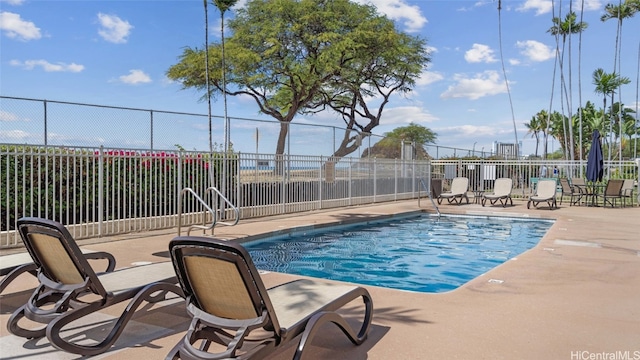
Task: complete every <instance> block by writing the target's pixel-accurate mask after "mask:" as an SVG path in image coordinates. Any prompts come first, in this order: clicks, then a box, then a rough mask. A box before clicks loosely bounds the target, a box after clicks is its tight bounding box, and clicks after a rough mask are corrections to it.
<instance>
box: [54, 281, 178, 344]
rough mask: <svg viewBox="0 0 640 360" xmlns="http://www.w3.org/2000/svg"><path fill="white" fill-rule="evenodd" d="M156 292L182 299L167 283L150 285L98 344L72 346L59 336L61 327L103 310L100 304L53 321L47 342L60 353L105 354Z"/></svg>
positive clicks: (175, 287)
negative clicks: (170, 293)
mask: <svg viewBox="0 0 640 360" xmlns="http://www.w3.org/2000/svg"><path fill="white" fill-rule="evenodd" d="M156 292H160V295H162V296H164V295H165V294H166V293H167V292H173V293H175V294H177V295H179V296H181V297H184V295H183V292H182V289H181V288H180V287H178V286H176V285H173V284H169V283H154V284H150V285H147V286H146V287H145V288H144V289H143V290H141V291H140V292H138V294H137V295H136V296H135V297H134V298H133V299H131V300H130V302H129V304H128V305H127V307H126V308H125V310H124V311H123V313H122V314H121V315H120V317H119V318H118V320H117V321H116V323H115V324H114V325H113V327H112V328H111V331H110V332H109V334H108V335H107V336H106V337H105V338H104V340H102V341H101V342H99V343H98V344H95V345H78V344H74V343H71V342H69V341H67V340H65V339H63V338H62V337H61V336H60V332H61V331H62V328H63V327H65V326H66V325H67V324H69V323H71V322H72V321H75V320H77V319H80V318H82V317H83V316H86V315H89V314H91V313H94V312H96V311H99V310H101V309H103V306H102V304H100V303H92V304H90V305H87V306H85V307H83V308H79V309H76V310H74V311H72V312H68V313H65V314H62V315H61V316H60V317H58V318H57V319H55V320H53V321H52V322H51V323H49V325H48V326H47V329H46V331H47V338H48V339H49V341H50V342H51V344H52V345H53V346H55V347H56V348H57V349H60V350H62V351H66V352H70V353H74V354H80V355H84V356H93V355H98V354H101V353H103V352H105V351H106V350H107V349H109V348H110V347H111V345H113V343H115V342H116V340H118V337H119V336H120V334H121V333H122V331H123V330H124V327H125V325H126V324H127V323H128V322H129V320H130V319H131V317H133V315H134V314H135V310H136V309H137V308H138V307H139V306H140V304H142V303H143V302H144V301H148V300H156V301H157V299H158V295H156V296H153V294H155V293H156ZM124 300H127V299H123V301H124ZM115 304H117V302H116V303H114V304H112V305H115Z"/></svg>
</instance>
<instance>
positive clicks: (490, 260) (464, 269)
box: [243, 215, 553, 292]
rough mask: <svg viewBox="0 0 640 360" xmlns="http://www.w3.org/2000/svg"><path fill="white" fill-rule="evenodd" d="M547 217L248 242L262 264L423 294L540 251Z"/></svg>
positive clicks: (400, 225)
mask: <svg viewBox="0 0 640 360" xmlns="http://www.w3.org/2000/svg"><path fill="white" fill-rule="evenodd" d="M552 224H553V222H552V221H547V220H527V219H519V218H499V217H468V216H442V217H440V218H438V217H434V216H428V215H422V216H414V217H406V218H400V219H398V218H394V219H393V220H391V221H386V222H375V223H372V222H369V223H366V224H360V225H351V226H340V227H335V228H328V229H324V230H318V231H314V232H312V233H310V232H307V233H302V232H297V233H295V232H294V233H292V234H289V235H285V236H278V237H272V238H267V239H260V240H256V241H251V242H248V243H245V244H243V245H244V246H245V247H246V248H247V250H248V251H249V253H250V254H251V257H252V258H253V261H254V263H255V264H256V267H258V269H261V270H268V271H277V272H283V273H289V274H295V275H304V276H312V277H319V278H325V279H333V280H341V281H348V282H354V283H359V284H365V285H375V286H382V287H387V288H393V289H401V290H410V291H418V292H444V291H449V290H453V289H455V288H457V287H459V286H460V285H462V284H464V283H466V282H467V281H469V280H471V279H473V278H475V277H477V276H479V275H481V274H483V273H485V272H487V271H488V270H490V269H492V268H494V267H496V266H497V265H499V264H502V263H503V262H505V261H507V260H509V259H512V258H514V257H516V256H517V255H519V254H521V253H523V252H524V251H526V250H528V249H530V248H532V247H533V246H535V245H536V244H537V243H538V242H539V241H540V239H541V238H542V236H543V235H544V234H545V233H546V231H547V230H548V229H549V228H550V227H551V225H552Z"/></svg>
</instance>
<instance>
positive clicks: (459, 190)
mask: <svg viewBox="0 0 640 360" xmlns="http://www.w3.org/2000/svg"><path fill="white" fill-rule="evenodd" d="M468 189H469V178H466V177H457V178H454V179H453V180H451V191H447V192H442V193H440V196H438V205H439V204H442V199H447V201H448V202H449V204H451V203H455V204H458V205H460V204H462V199H467V204H468V203H469V196H467V190H468Z"/></svg>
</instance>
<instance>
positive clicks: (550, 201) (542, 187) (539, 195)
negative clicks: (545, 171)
mask: <svg viewBox="0 0 640 360" xmlns="http://www.w3.org/2000/svg"><path fill="white" fill-rule="evenodd" d="M541 202H546V203H547V205H549V210H552V209H553V208H558V203H557V202H556V181H555V180H540V181H538V186H537V187H536V193H535V195H532V196H531V197H529V201H527V209H529V208H530V207H531V204H533V207H538V204H539V203H541Z"/></svg>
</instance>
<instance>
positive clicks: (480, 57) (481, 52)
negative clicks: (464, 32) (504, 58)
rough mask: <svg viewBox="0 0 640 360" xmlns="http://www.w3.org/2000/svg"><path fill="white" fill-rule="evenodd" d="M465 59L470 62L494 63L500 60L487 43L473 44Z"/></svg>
mask: <svg viewBox="0 0 640 360" xmlns="http://www.w3.org/2000/svg"><path fill="white" fill-rule="evenodd" d="M464 59H465V60H467V62H470V63H478V62H485V63H492V62H496V61H498V60H497V59H496V58H495V57H494V56H493V50H491V48H490V47H489V46H487V45H483V44H473V46H472V47H471V49H470V50H467V52H465V53H464Z"/></svg>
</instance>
